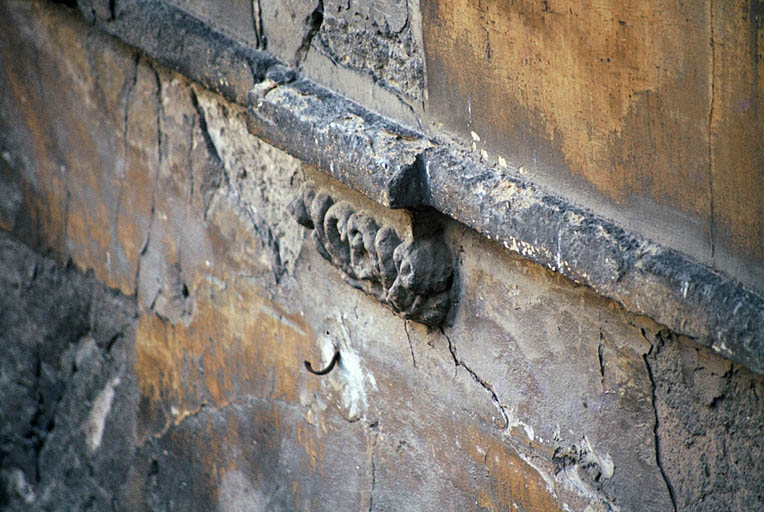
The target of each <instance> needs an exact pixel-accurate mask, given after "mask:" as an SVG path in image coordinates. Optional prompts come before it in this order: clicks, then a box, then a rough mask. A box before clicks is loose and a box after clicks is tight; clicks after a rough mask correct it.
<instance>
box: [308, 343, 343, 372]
mask: <svg viewBox="0 0 764 512" xmlns="http://www.w3.org/2000/svg"><path fill="white" fill-rule="evenodd" d="M339 360H340V349H338V348H335V349H334V356H332V360H331V361H329V366H327V367H326V368H324V369H323V370H314V369H313V365H312V364H310V361H305V368H306V369H307V370H308V371H309V372H310V373H312V374H313V375H326V374H327V373H329V372H330V371H332V370H333V369H334V365H335V364H337V361H339Z"/></svg>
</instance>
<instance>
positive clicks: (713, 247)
mask: <svg viewBox="0 0 764 512" xmlns="http://www.w3.org/2000/svg"><path fill="white" fill-rule="evenodd" d="M709 24H710V45H709V46H710V49H711V80H710V82H711V83H710V84H709V85H710V90H709V96H710V101H709V106H708V188H709V190H708V194H709V216H710V217H711V223H710V227H709V237H710V239H711V262H712V263H713V261H714V253H715V252H716V243H715V240H714V235H715V233H714V147H713V140H714V137H713V125H714V97H715V93H716V91H715V88H716V41H715V40H714V1H713V0H711V1H710V2H709Z"/></svg>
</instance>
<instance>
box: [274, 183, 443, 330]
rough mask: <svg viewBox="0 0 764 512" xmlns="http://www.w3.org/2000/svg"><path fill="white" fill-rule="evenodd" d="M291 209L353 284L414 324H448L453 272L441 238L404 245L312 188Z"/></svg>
mask: <svg viewBox="0 0 764 512" xmlns="http://www.w3.org/2000/svg"><path fill="white" fill-rule="evenodd" d="M289 208H290V211H291V213H292V215H293V216H294V217H295V219H296V220H297V222H298V223H299V224H301V225H302V226H304V227H306V228H308V229H311V230H313V234H312V237H313V240H314V241H315V244H316V249H317V250H318V252H319V254H321V256H322V257H323V258H324V259H326V260H327V261H329V262H330V263H331V264H332V265H334V266H335V267H336V268H337V269H339V270H340V272H341V274H342V277H343V278H344V279H345V281H347V283H348V284H350V285H351V286H353V287H354V288H357V289H359V290H362V291H364V292H365V293H367V294H369V295H372V296H374V297H375V298H376V299H377V300H379V301H380V302H381V303H383V304H385V305H386V306H388V307H389V308H391V309H392V310H393V311H395V312H396V313H399V314H400V315H401V316H403V317H404V318H407V319H411V320H413V321H415V322H419V323H422V324H425V325H429V326H431V327H437V326H439V325H440V324H441V323H442V322H443V320H444V319H445V318H446V315H447V314H448V310H449V309H450V307H451V285H452V282H453V275H454V267H453V258H452V256H451V252H450V251H449V249H448V247H447V246H446V244H445V243H444V242H443V240H442V238H441V237H440V236H438V234H434V233H433V234H428V235H426V236H421V237H413V238H412V239H411V240H406V241H404V240H401V237H400V236H399V235H398V233H397V232H396V231H395V229H393V228H392V227H390V226H385V225H380V223H379V222H378V221H377V220H375V219H374V218H373V217H371V216H370V215H369V214H368V213H367V212H364V211H356V210H355V209H354V207H353V206H352V205H351V204H350V203H349V202H347V201H337V202H335V201H334V200H333V199H332V197H331V196H330V195H329V194H328V193H326V192H324V191H322V190H316V189H315V188H313V187H312V186H310V185H303V187H302V188H301V190H300V192H299V194H298V196H297V197H296V198H295V199H294V200H293V201H292V203H291V204H290V207H289Z"/></svg>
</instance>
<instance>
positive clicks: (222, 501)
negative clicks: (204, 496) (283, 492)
mask: <svg viewBox="0 0 764 512" xmlns="http://www.w3.org/2000/svg"><path fill="white" fill-rule="evenodd" d="M265 504H266V503H265V500H264V499H263V497H262V496H261V495H260V493H259V492H258V491H257V489H255V487H254V485H252V482H250V481H249V480H248V479H247V477H246V476H245V475H244V473H242V472H241V471H236V470H234V471H229V472H227V473H226V474H225V476H224V477H223V481H222V482H221V484H220V485H219V486H218V510H220V511H221V512H260V511H263V510H265V508H266V507H265Z"/></svg>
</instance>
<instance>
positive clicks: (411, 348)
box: [403, 320, 417, 368]
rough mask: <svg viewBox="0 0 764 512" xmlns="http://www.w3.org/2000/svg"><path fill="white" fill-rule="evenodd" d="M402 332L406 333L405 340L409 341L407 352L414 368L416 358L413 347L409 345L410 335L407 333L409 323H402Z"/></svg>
mask: <svg viewBox="0 0 764 512" xmlns="http://www.w3.org/2000/svg"><path fill="white" fill-rule="evenodd" d="M403 330H404V331H406V339H407V340H408V341H409V351H410V352H411V362H412V363H414V368H416V367H417V366H416V357H415V356H414V345H413V344H412V343H411V334H410V333H409V321H408V320H406V321H405V322H403Z"/></svg>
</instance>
